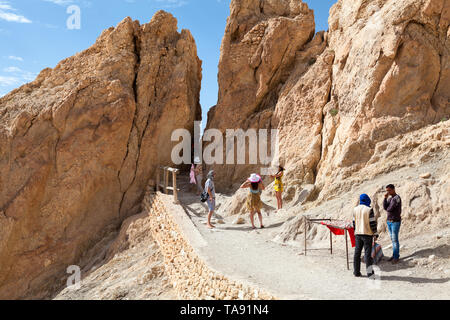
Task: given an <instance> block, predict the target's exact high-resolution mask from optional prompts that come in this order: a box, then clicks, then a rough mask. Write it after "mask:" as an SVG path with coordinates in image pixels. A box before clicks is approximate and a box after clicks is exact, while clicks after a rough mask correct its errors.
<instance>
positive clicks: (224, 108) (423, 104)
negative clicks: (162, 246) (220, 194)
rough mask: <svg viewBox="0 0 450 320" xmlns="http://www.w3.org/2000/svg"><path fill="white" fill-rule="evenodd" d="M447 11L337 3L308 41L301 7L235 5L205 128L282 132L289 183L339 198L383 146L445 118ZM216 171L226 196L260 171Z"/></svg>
mask: <svg viewBox="0 0 450 320" xmlns="http://www.w3.org/2000/svg"><path fill="white" fill-rule="evenodd" d="M275 3H276V4H275ZM449 7H450V1H448V0H447V1H444V0H421V1H420V0H404V1H386V0H379V1H362V0H360V1H350V0H348V1H346V0H340V1H338V2H337V3H336V4H335V5H334V6H333V7H332V9H331V10H330V18H329V25H330V29H329V30H328V32H325V33H323V32H320V33H317V34H316V35H315V36H313V34H314V22H313V12H312V11H311V10H309V9H308V8H307V6H306V4H303V3H301V1H287V0H286V1H232V2H231V15H230V17H229V19H228V23H227V27H226V31H225V36H224V38H223V42H222V48H221V60H220V65H219V86H220V92H219V100H218V104H217V106H216V107H214V108H213V109H212V110H211V111H210V113H209V119H208V128H218V129H219V130H221V131H225V129H227V128H242V129H244V130H246V129H248V128H256V129H259V128H267V129H278V134H279V150H280V154H279V160H280V163H281V164H283V165H284V166H285V168H286V169H287V171H286V180H289V183H290V184H291V185H295V186H296V188H300V187H301V186H302V185H307V184H315V185H316V188H315V190H316V193H317V195H316V196H319V197H320V198H321V199H322V198H324V197H325V198H327V197H331V196H334V195H336V194H337V193H339V192H340V191H342V190H341V188H343V187H348V183H346V180H347V178H349V177H350V176H352V175H355V174H356V175H357V174H359V172H360V171H361V170H362V169H363V168H364V167H365V166H366V165H367V164H368V163H369V162H374V161H375V162H376V159H375V158H374V157H376V156H377V155H376V154H375V151H376V150H377V146H379V144H380V143H382V142H383V141H386V140H387V139H390V138H393V137H395V136H400V135H402V134H406V133H408V132H413V131H415V130H418V129H421V128H423V127H426V126H428V125H431V124H435V123H438V122H440V121H441V120H443V119H445V118H449V116H450V100H449V99H450V91H449V90H448V88H449V87H450V73H449V65H450V62H449V51H450V48H449V44H450V43H449V40H448V39H449V31H448V26H449V20H450V8H449ZM266 8H267V9H266ZM274 8H276V9H274ZM288 8H289V9H288ZM281 21H283V23H282V22H281ZM275 26H277V28H282V26H283V28H284V29H276V30H278V31H277V32H274V30H275V29H274V28H275ZM292 28H296V31H295V32H292V31H291V30H292ZM281 30H283V31H281ZM247 156H248V155H247ZM211 167H212V168H214V169H216V172H217V179H216V180H217V181H218V185H219V186H221V187H222V188H224V189H226V188H230V187H234V188H235V187H236V186H237V184H238V183H239V182H242V181H243V180H244V179H245V177H246V176H247V175H248V174H249V173H251V172H252V171H255V172H259V170H260V168H261V167H262V165H261V164H260V163H259V164H258V165H256V166H255V165H244V166H235V165H213V166H211ZM234 188H231V189H234Z"/></svg>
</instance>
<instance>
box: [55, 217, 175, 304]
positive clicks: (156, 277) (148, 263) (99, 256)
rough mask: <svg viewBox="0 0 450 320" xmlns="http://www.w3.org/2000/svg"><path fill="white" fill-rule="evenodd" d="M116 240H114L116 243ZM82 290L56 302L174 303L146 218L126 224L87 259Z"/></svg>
mask: <svg viewBox="0 0 450 320" xmlns="http://www.w3.org/2000/svg"><path fill="white" fill-rule="evenodd" d="M113 239H115V240H113ZM84 260H85V261H87V265H86V267H85V268H84V270H83V272H82V282H81V287H80V288H79V289H77V290H74V289H71V288H66V289H64V290H63V291H62V292H60V293H59V294H58V295H57V296H56V297H54V299H56V300H136V299H138V300H172V299H176V294H175V292H174V290H173V288H172V285H171V284H170V283H169V282H168V279H167V277H166V276H165V275H164V263H163V258H162V256H161V253H160V251H159V248H158V245H157V244H156V242H155V241H154V240H153V239H152V237H151V232H150V229H149V224H148V220H147V219H146V214H140V215H137V216H134V217H131V218H129V219H128V220H126V221H125V222H124V224H123V226H122V229H121V231H120V233H119V234H117V233H111V234H110V235H109V236H108V237H106V238H105V239H104V240H103V241H102V242H101V243H99V244H98V245H97V246H96V247H95V248H94V249H92V250H91V252H90V253H89V254H87V255H86V257H85V258H84Z"/></svg>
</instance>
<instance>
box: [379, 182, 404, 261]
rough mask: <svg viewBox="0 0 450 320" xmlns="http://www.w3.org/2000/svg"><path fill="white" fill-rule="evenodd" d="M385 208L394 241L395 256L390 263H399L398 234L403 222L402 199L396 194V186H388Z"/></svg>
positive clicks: (384, 202)
mask: <svg viewBox="0 0 450 320" xmlns="http://www.w3.org/2000/svg"><path fill="white" fill-rule="evenodd" d="M383 207H384V210H386V211H387V215H388V216H387V226H388V229H389V234H390V235H391V240H392V250H393V255H392V257H391V258H390V259H389V261H392V263H398V261H399V259H400V243H399V241H398V234H399V231H400V225H401V222H402V219H401V214H402V199H401V198H400V196H399V195H398V194H397V193H396V192H395V186H394V185H392V184H390V185H388V186H386V194H385V195H384V201H383Z"/></svg>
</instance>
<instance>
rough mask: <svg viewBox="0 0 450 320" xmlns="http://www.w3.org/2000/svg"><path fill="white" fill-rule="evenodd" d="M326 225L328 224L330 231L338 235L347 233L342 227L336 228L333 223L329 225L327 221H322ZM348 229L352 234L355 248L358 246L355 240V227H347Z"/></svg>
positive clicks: (350, 234) (351, 238)
mask: <svg viewBox="0 0 450 320" xmlns="http://www.w3.org/2000/svg"><path fill="white" fill-rule="evenodd" d="M321 223H322V224H323V225H324V226H327V228H328V229H330V231H331V232H332V233H333V234H334V235H337V236H342V235H344V234H345V230H344V229H341V228H336V227H333V226H331V225H329V224H328V223H326V222H321ZM345 229H347V231H348V234H349V236H350V242H351V243H352V248H354V247H355V246H356V242H355V229H354V228H345Z"/></svg>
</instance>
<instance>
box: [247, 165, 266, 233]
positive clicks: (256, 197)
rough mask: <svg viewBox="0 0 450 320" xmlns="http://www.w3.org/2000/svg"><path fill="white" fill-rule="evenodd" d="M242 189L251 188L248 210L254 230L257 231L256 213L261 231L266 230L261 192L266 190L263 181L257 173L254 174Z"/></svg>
mask: <svg viewBox="0 0 450 320" xmlns="http://www.w3.org/2000/svg"><path fill="white" fill-rule="evenodd" d="M241 188H242V189H245V188H249V189H250V192H249V193H248V196H247V200H246V205H247V209H248V210H249V211H250V221H251V223H252V229H256V227H255V221H254V220H255V218H254V217H255V212H256V213H258V218H259V222H260V224H261V229H262V228H264V225H263V222H262V214H261V208H262V202H261V192H262V191H263V190H264V184H263V182H262V179H261V177H260V176H259V175H257V174H256V173H253V174H252V175H251V176H250V178H248V179H247V181H245V182H244V183H243V184H242V185H241Z"/></svg>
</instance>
